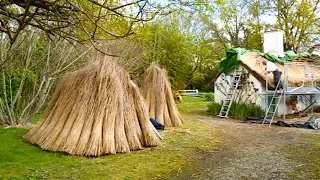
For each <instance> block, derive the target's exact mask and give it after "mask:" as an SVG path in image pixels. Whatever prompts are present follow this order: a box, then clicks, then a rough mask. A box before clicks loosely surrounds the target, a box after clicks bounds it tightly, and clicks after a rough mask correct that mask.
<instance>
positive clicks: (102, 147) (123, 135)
mask: <svg viewBox="0 0 320 180" xmlns="http://www.w3.org/2000/svg"><path fill="white" fill-rule="evenodd" d="M24 139H25V140H26V141H28V142H30V143H32V144H36V145H39V146H40V147H41V148H42V149H45V150H49V151H59V152H66V153H68V154H71V155H79V156H100V155H105V154H116V153H126V152H130V151H133V150H139V149H143V147H154V146H158V145H159V143H160V140H159V138H158V137H157V135H156V133H155V132H154V129H153V126H152V124H151V123H150V120H149V113H148V109H147V107H146V104H145V101H144V99H143V97H142V95H141V94H140V92H139V89H138V88H137V86H136V85H135V84H134V83H133V82H132V81H131V80H130V78H129V75H128V73H127V72H126V71H125V70H124V69H123V68H121V67H120V66H118V65H117V64H116V63H115V61H113V60H111V59H104V60H99V61H95V62H93V63H92V64H90V65H88V66H86V67H84V68H83V69H81V70H78V71H75V72H72V73H70V74H68V75H67V76H65V77H64V78H63V79H62V80H61V81H60V83H59V85H58V86H57V89H56V91H55V93H54V95H53V97H52V99H51V101H50V102H49V105H48V107H47V109H46V110H45V113H44V115H43V117H42V118H41V120H40V122H39V123H38V124H37V125H36V126H35V127H34V128H33V129H31V130H30V131H29V133H28V134H26V135H25V136H24Z"/></svg>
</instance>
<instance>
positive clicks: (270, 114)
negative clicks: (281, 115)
mask: <svg viewBox="0 0 320 180" xmlns="http://www.w3.org/2000/svg"><path fill="white" fill-rule="evenodd" d="M279 84H280V81H279V82H278V83H277V87H276V89H275V90H274V92H273V95H272V98H271V101H270V103H269V105H268V109H267V111H266V114H265V116H264V118H263V122H262V124H264V123H265V122H266V121H269V126H271V123H272V120H273V118H274V115H275V114H276V112H277V109H278V106H279V103H280V101H281V97H282V95H283V91H282V92H280V93H278V92H277V89H278V87H279ZM266 97H268V95H266ZM267 99H268V98H266V100H267Z"/></svg>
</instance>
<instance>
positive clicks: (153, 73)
mask: <svg viewBox="0 0 320 180" xmlns="http://www.w3.org/2000/svg"><path fill="white" fill-rule="evenodd" d="M142 94H143V96H144V98H145V99H146V103H147V108H148V109H149V114H150V117H151V118H155V119H156V120H158V121H159V122H160V123H162V124H164V125H166V126H180V125H182V118H181V116H180V113H179V111H178V109H177V107H176V104H175V102H174V98H173V94H172V91H171V84H170V82H169V80H168V77H167V75H166V71H165V70H164V69H161V68H159V67H158V66H157V65H155V64H152V65H151V66H150V67H149V68H148V69H147V70H146V71H145V73H144V80H143V85H142Z"/></svg>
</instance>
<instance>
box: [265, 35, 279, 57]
mask: <svg viewBox="0 0 320 180" xmlns="http://www.w3.org/2000/svg"><path fill="white" fill-rule="evenodd" d="M283 35H284V32H283V31H281V30H275V31H268V32H265V33H264V36H263V52H264V53H268V54H271V55H273V56H276V57H284V52H283Z"/></svg>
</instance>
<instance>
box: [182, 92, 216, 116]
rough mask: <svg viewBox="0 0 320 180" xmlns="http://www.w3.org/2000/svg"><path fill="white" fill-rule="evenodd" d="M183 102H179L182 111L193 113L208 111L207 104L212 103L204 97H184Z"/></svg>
mask: <svg viewBox="0 0 320 180" xmlns="http://www.w3.org/2000/svg"><path fill="white" fill-rule="evenodd" d="M182 101H183V103H181V104H178V109H179V112H180V113H186V114H193V113H198V112H203V111H207V106H208V105H209V104H210V103H211V102H210V101H206V99H205V98H204V97H188V96H183V97H182Z"/></svg>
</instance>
